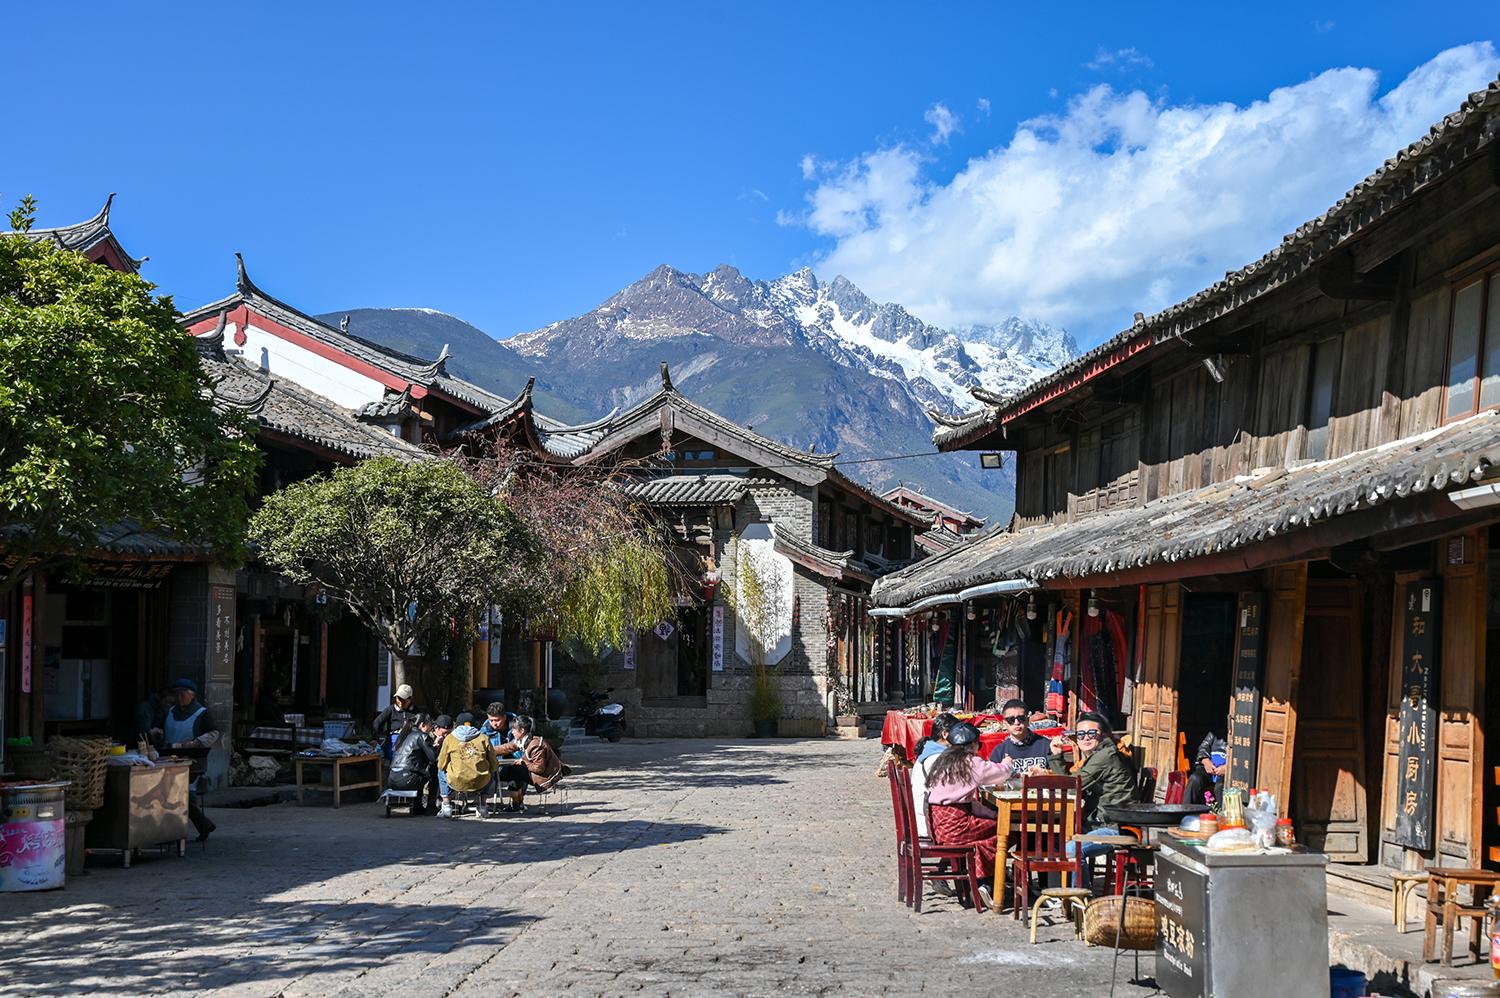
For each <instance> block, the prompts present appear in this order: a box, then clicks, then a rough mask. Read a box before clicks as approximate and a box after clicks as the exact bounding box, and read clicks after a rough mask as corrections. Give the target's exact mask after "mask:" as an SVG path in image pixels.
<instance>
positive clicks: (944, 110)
mask: <svg viewBox="0 0 1500 998" xmlns="http://www.w3.org/2000/svg"><path fill="white" fill-rule="evenodd" d="M922 120H923V121H925V122H927V123H928V124H929V125H931V126H932V136H931V137H930V139H929V141H930V142H931V143H932V144H933V145H935V146H945V145H947V144H948V139H949V137H950V136H952V135H953V133H954V132H956V131H959V127H958V122H959V118H958V115H956V114H954V113H953V112H952V111H950V110H949V109H948V105H946V104H934V105H932V106H931V107H929V108H928V109H927V113H926V114H924V115H922Z"/></svg>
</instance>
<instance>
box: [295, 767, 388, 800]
mask: <svg viewBox="0 0 1500 998" xmlns="http://www.w3.org/2000/svg"><path fill="white" fill-rule="evenodd" d="M296 758H297V803H298V805H301V804H303V803H304V801H303V797H302V790H303V788H304V787H308V786H309V784H307V783H306V782H305V781H304V780H303V776H302V771H303V768H304V767H311V768H312V769H315V770H317V771H318V775H319V780H318V782H317V783H313V784H311V785H310V787H311V789H314V790H328V791H331V792H332V793H333V806H334V807H338V806H339V804H340V798H341V797H342V796H343V793H344V791H346V790H369V789H375V790H380V789H382V787H383V786H384V784H383V783H382V782H381V779H380V756H378V755H299V756H297V757H296ZM350 766H374V767H375V777H374V779H366V780H363V781H360V782H355V783H351V782H348V781H349V779H350V777H351V776H353V777H354V779H356V780H358V779H359V778H358V776H354V774H346V773H345V772H344V770H345V769H347V768H348V767H350ZM325 770H332V774H333V776H332V782H329V781H327V780H324V779H322V775H323V772H324V771H325Z"/></svg>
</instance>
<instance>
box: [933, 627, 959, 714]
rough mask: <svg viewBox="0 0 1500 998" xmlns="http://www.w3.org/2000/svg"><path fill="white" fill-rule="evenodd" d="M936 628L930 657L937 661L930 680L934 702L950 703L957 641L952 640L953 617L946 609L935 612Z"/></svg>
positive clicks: (956, 657)
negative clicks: (934, 674)
mask: <svg viewBox="0 0 1500 998" xmlns="http://www.w3.org/2000/svg"><path fill="white" fill-rule="evenodd" d="M937 618H938V629H937V633H936V634H934V635H933V642H932V643H933V650H932V657H933V659H935V660H936V661H937V675H936V676H934V677H933V680H932V700H933V702H934V703H940V704H946V705H950V706H951V705H952V703H953V697H954V695H955V687H956V686H957V672H958V642H957V641H956V640H954V637H955V635H954V634H953V631H954V628H953V618H952V617H950V616H949V615H948V612H947V611H946V610H943V611H939V612H938V614H937Z"/></svg>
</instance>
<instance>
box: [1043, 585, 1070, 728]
mask: <svg viewBox="0 0 1500 998" xmlns="http://www.w3.org/2000/svg"><path fill="white" fill-rule="evenodd" d="M1056 621H1057V625H1056V629H1055V630H1054V631H1053V636H1052V678H1051V679H1049V680H1048V681H1047V713H1049V714H1055V715H1057V716H1058V717H1063V716H1064V715H1066V714H1067V712H1068V690H1067V681H1068V680H1069V679H1071V678H1073V661H1072V657H1071V655H1070V644H1069V636H1068V632H1069V630H1070V629H1071V628H1072V625H1073V614H1072V613H1071V612H1070V611H1068V610H1059V611H1057V617H1056Z"/></svg>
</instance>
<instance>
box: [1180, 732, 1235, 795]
mask: <svg viewBox="0 0 1500 998" xmlns="http://www.w3.org/2000/svg"><path fill="white" fill-rule="evenodd" d="M1228 752H1229V745H1228V744H1227V743H1226V742H1225V741H1224V736H1223V735H1220V734H1218V733H1217V732H1214V731H1210V732H1209V733H1208V734H1206V735H1204V736H1203V741H1201V742H1199V743H1198V751H1197V752H1195V753H1193V769H1192V772H1191V773H1189V774H1188V781H1187V793H1186V794H1185V795H1184V797H1183V803H1184V804H1202V803H1203V799H1204V795H1205V794H1213V796H1214V799H1215V800H1218V799H1219V798H1220V797H1221V796H1222V795H1223V786H1224V768H1225V767H1224V762H1225V758H1226V756H1227V755H1228Z"/></svg>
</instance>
